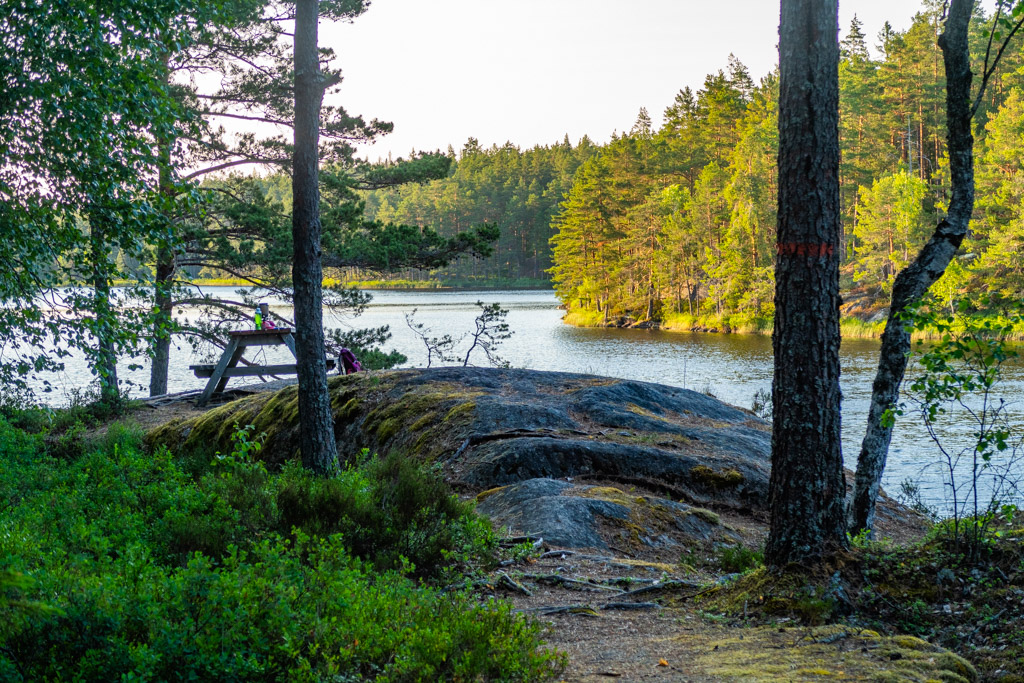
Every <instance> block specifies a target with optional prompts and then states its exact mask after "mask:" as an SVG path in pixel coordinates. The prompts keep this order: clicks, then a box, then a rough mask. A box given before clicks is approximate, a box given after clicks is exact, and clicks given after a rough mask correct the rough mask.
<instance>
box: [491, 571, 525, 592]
mask: <svg viewBox="0 0 1024 683" xmlns="http://www.w3.org/2000/svg"><path fill="white" fill-rule="evenodd" d="M496 585H497V586H499V587H504V588H508V589H509V590H513V591H515V592H517V593H522V594H523V595H525V596H526V597H528V598H529V597H532V596H533V593H531V592H530V590H529V589H528V588H526V587H525V586H523V585H522V584H519V583H516V582H515V581H513V580H512V579H511V578H510V577H509V575H508V574H505V573H504V572H502V573H501V574H498V582H497V584H496Z"/></svg>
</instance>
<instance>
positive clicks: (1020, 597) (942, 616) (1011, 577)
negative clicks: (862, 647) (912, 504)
mask: <svg viewBox="0 0 1024 683" xmlns="http://www.w3.org/2000/svg"><path fill="white" fill-rule="evenodd" d="M1022 521H1024V520H1022V515H1021V513H1019V512H1018V513H1017V516H1016V518H1015V519H1002V520H999V522H998V523H997V524H994V525H993V526H992V528H991V529H990V531H989V534H988V536H987V538H986V540H985V543H984V546H983V548H982V552H981V553H980V555H979V556H978V557H977V559H975V560H968V559H967V557H966V556H965V555H964V554H963V553H962V552H958V551H957V549H956V548H955V546H954V544H953V543H952V542H951V540H950V538H949V534H948V533H946V532H945V531H944V527H943V524H942V523H940V524H938V525H936V527H935V528H934V530H933V531H932V533H931V534H930V535H929V536H928V537H927V538H926V539H925V540H923V541H921V542H919V543H915V544H912V545H908V546H895V545H893V544H892V543H890V542H887V541H878V542H876V541H864V540H861V539H854V548H853V549H852V550H851V551H850V552H849V553H845V554H843V555H841V556H838V557H836V558H833V559H832V560H831V561H830V562H829V563H827V564H826V566H824V567H818V568H817V569H816V570H815V571H814V572H813V573H809V572H808V570H807V569H805V568H802V567H798V566H793V567H790V568H787V569H786V570H782V571H779V570H775V571H772V570H770V569H768V568H765V567H759V568H756V569H753V570H748V571H747V572H746V573H744V574H743V575H742V576H738V577H736V578H734V579H733V580H731V581H726V582H724V583H722V584H720V585H719V586H717V587H715V588H714V589H712V590H710V591H708V592H707V593H705V594H704V595H702V596H700V598H699V599H698V603H699V605H698V606H699V608H700V609H702V610H704V611H705V612H706V613H708V614H712V615H716V618H717V619H725V620H727V621H731V622H735V623H737V624H740V623H742V624H744V625H764V624H776V625H778V624H788V625H792V624H794V623H796V624H803V625H807V626H818V625H824V624H838V625H842V626H846V627H857V628H865V629H871V630H873V631H877V632H878V633H880V634H882V635H883V636H889V637H906V638H911V637H912V638H913V639H914V641H917V640H918V639H920V640H921V641H922V642H923V641H927V643H928V644H930V645H929V647H934V648H944V649H948V650H950V651H952V652H954V653H956V654H957V655H959V656H960V657H963V658H964V659H966V660H967V661H969V662H970V668H969V670H967V669H965V670H957V672H955V673H956V675H959V676H960V677H961V678H951V677H949V676H952V675H953V674H952V673H951V674H950V675H949V676H947V677H946V678H943V679H942V680H961V679H963V680H975V678H976V677H977V678H978V679H980V680H999V681H1001V682H1003V683H1021V682H1024V610H1022V609H1021V605H1022V604H1024V528H1022V527H1021V522H1022ZM947 524H948V523H947ZM738 568H739V567H737V569H738ZM908 642H909V641H908ZM950 661H954V660H950ZM975 670H976V672H977V673H976V676H975V674H973V673H970V672H974V671H975ZM965 671H967V673H965ZM894 680H897V679H894ZM898 680H912V679H898Z"/></svg>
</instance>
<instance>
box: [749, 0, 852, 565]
mask: <svg viewBox="0 0 1024 683" xmlns="http://www.w3.org/2000/svg"><path fill="white" fill-rule="evenodd" d="M779 65H780V82H779V87H780V96H779V223H778V243H777V251H778V260H777V265H776V288H775V310H776V313H775V331H774V334H773V336H772V343H773V347H774V351H775V376H774V382H773V384H772V401H773V405H774V407H775V410H774V424H773V432H772V473H771V480H770V483H769V498H770V504H771V531H770V533H769V536H768V544H767V546H766V549H765V560H766V562H767V563H768V564H770V565H771V566H776V567H777V566H783V565H786V564H788V563H790V562H801V561H808V560H809V561H815V560H816V559H817V558H820V557H823V556H826V555H828V554H830V553H832V552H835V551H836V550H838V549H840V548H843V547H845V546H846V525H845V518H844V510H843V502H844V497H845V493H846V485H845V481H844V479H843V459H842V450H841V441H840V429H839V427H840V413H839V409H840V391H839V253H838V252H839V248H838V247H839V242H840V239H841V229H842V228H841V224H840V215H839V43H838V5H837V2H836V0H782V17H781V22H780V27H779Z"/></svg>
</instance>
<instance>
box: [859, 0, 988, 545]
mask: <svg viewBox="0 0 1024 683" xmlns="http://www.w3.org/2000/svg"><path fill="white" fill-rule="evenodd" d="M975 4H976V3H975V1H974V0H953V2H952V3H951V4H950V7H949V14H948V15H947V18H946V28H945V31H944V32H943V34H942V35H941V36H940V37H939V47H940V48H942V56H943V61H944V63H945V67H946V144H947V147H948V150H949V168H950V176H951V179H952V186H953V194H952V198H951V199H950V203H949V210H948V211H947V213H946V218H945V219H944V220H943V221H941V222H940V223H939V225H938V227H937V228H936V229H935V232H934V233H933V234H932V236H931V238H930V239H929V240H928V243H927V244H926V245H925V246H924V248H923V249H921V251H920V253H918V255H917V258H916V259H914V262H913V263H911V264H910V265H909V266H907V267H906V268H904V269H903V270H902V271H901V272H900V273H899V275H897V276H896V281H895V282H894V283H893V288H892V302H891V305H890V307H889V319H888V320H887V321H886V323H885V332H884V333H883V334H882V349H881V351H880V352H879V358H878V370H877V372H876V373H875V381H874V384H873V385H872V392H871V407H870V409H869V412H868V427H867V433H866V434H865V435H864V441H863V443H862V444H861V449H860V456H859V457H858V459H857V476H856V480H855V482H854V490H853V499H852V500H851V502H850V511H849V516H850V529H851V531H854V532H859V531H861V530H863V529H868V530H870V529H871V528H872V525H873V524H874V517H875V502H876V501H877V500H878V488H879V486H880V484H881V481H882V472H883V471H884V470H885V461H886V458H887V456H888V454H889V443H890V441H891V440H892V426H891V425H887V424H885V423H886V422H887V421H885V420H883V417H884V415H885V412H886V411H887V410H888V409H889V408H890V407H892V406H893V404H895V403H896V400H897V398H898V397H899V391H900V384H901V383H902V382H903V375H904V373H905V372H906V369H907V354H908V353H909V351H910V331H909V330H907V329H906V328H905V327H904V325H903V323H902V322H901V320H900V315H901V314H902V313H903V312H904V311H905V310H906V309H907V307H908V306H909V305H911V304H913V303H914V302H916V301H918V300H919V299H920V298H921V297H922V296H924V294H925V292H927V291H928V288H929V287H931V286H932V284H934V283H935V281H936V280H938V279H939V278H940V277H942V274H943V273H945V272H946V267H947V266H948V265H949V263H950V261H951V260H952V259H953V256H954V255H955V254H956V250H957V249H959V248H960V244H961V243H962V242H963V240H964V237H966V236H967V227H968V224H969V223H970V219H971V213H972V212H973V211H974V156H973V154H974V137H973V135H972V134H971V104H970V102H971V65H970V52H969V49H968V42H967V33H968V27H969V24H970V20H971V14H972V12H973V11H974V5H975Z"/></svg>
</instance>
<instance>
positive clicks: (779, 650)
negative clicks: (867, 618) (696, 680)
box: [694, 625, 978, 683]
mask: <svg viewBox="0 0 1024 683" xmlns="http://www.w3.org/2000/svg"><path fill="white" fill-rule="evenodd" d="M914 640H915V641H916V640H917V639H914ZM920 643H923V647H922V646H920V645H919V644H918V643H912V646H911V647H906V645H907V644H908V641H907V639H906V638H905V637H902V636H901V637H891V638H887V637H880V636H879V635H878V634H877V633H875V632H874V631H868V630H865V629H859V628H853V627H848V626H835V625H833V626H821V627H817V628H810V629H807V628H786V629H779V628H774V627H760V628H751V629H742V630H741V631H739V632H738V633H735V634H734V635H733V634H730V635H729V636H727V637H724V638H722V639H719V640H715V641H714V642H713V643H710V645H711V647H710V648H708V650H709V651H708V653H707V654H705V655H702V656H700V657H698V658H697V659H696V660H695V661H694V668H695V669H696V671H695V672H694V673H696V672H697V671H699V672H700V673H702V674H705V675H709V676H714V677H721V678H723V679H727V680H743V681H750V682H751V683H759V682H761V681H765V682H768V681H780V680H785V681H823V680H842V681H850V680H857V681H880V682H881V681H901V682H904V683H906V682H914V681H916V682H918V683H926V682H927V681H947V682H949V683H968V682H970V681H975V680H977V678H978V674H977V672H976V671H975V670H974V668H973V667H972V666H971V665H970V664H969V663H967V662H966V661H965V660H964V659H963V658H961V657H958V656H957V655H954V654H952V653H950V652H947V651H945V650H943V649H942V648H938V647H933V646H931V645H928V644H927V643H925V642H924V641H920Z"/></svg>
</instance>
